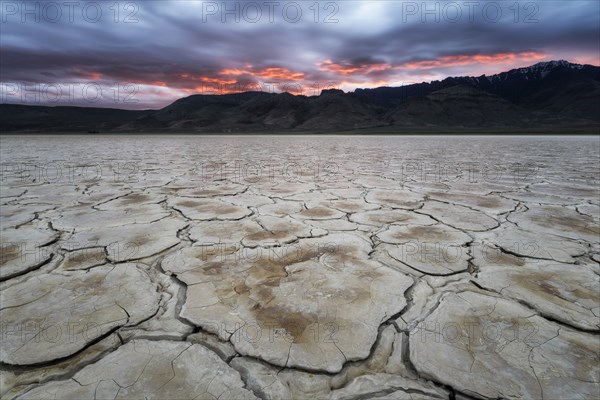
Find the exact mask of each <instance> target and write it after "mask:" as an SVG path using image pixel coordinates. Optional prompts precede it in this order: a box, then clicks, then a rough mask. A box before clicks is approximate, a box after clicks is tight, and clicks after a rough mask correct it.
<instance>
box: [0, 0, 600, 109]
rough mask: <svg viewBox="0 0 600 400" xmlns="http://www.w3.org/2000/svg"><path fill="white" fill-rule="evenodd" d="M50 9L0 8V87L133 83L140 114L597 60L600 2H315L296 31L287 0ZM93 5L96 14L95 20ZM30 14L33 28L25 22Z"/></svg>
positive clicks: (306, 6) (10, 4)
mask: <svg viewBox="0 0 600 400" xmlns="http://www.w3.org/2000/svg"><path fill="white" fill-rule="evenodd" d="M46 3H47V2H46ZM46 3H44V2H31V1H29V2H20V1H16V2H14V1H12V2H6V1H2V5H1V11H2V15H1V18H2V22H1V23H2V35H1V36H0V48H1V51H2V61H0V75H1V80H2V82H4V83H6V82H34V83H55V82H68V81H96V82H105V83H108V82H114V81H117V82H132V83H136V84H140V85H143V87H142V88H141V90H140V93H142V92H143V93H150V92H153V93H154V95H148V97H147V98H142V99H141V102H140V103H139V104H138V107H140V106H161V105H164V104H166V103H168V102H169V101H171V100H173V99H174V98H176V97H179V96H181V95H186V94H192V93H195V92H198V91H200V90H201V88H202V86H210V85H213V86H214V85H231V84H232V82H237V83H244V84H246V83H260V82H279V83H281V82H283V83H285V82H286V81H287V82H303V83H309V82H322V83H323V82H337V83H338V84H339V85H340V86H341V87H343V88H345V89H352V88H353V87H361V86H377V85H381V84H394V83H398V82H406V81H418V80H419V79H421V80H427V79H429V78H436V77H443V76H447V75H453V74H459V73H461V74H462V73H466V74H470V75H479V74H481V73H490V72H499V71H501V70H504V69H507V68H509V67H514V66H519V65H528V64H531V63H534V62H536V61H538V60H542V59H550V58H567V59H571V60H574V61H582V62H592V63H595V64H598V62H599V61H598V58H599V54H598V48H599V46H600V43H599V39H598V38H599V24H598V18H599V16H600V13H599V7H600V6H599V3H598V2H596V1H539V2H534V4H535V7H533V8H531V7H530V8H527V4H528V3H529V2H521V3H518V4H519V7H520V9H519V14H515V13H514V10H511V9H509V6H510V5H512V4H514V3H513V2H495V3H494V2H480V3H478V4H479V6H480V8H481V9H485V8H486V7H488V6H487V5H488V4H489V3H494V4H492V6H489V7H488V8H490V9H491V10H495V9H497V8H499V9H500V10H501V13H502V16H501V18H499V19H498V21H495V22H494V21H492V20H491V18H490V17H489V15H495V14H493V13H491V12H490V13H488V16H487V17H486V15H484V14H481V12H474V13H473V15H472V17H473V18H472V20H471V19H470V16H469V15H467V8H465V7H464V6H463V4H464V3H463V2H447V1H445V2H437V3H436V2H429V3H428V5H427V7H429V10H431V9H434V10H435V7H438V10H439V12H438V13H437V15H434V14H435V13H434V14H431V13H430V14H425V13H423V10H422V9H421V7H422V2H400V1H399V2H387V1H369V2H367V1H362V2H361V1H340V2H337V3H334V4H337V9H336V8H335V7H333V6H331V5H328V2H321V3H318V4H319V6H320V9H319V14H318V15H317V14H315V12H314V9H310V8H309V7H311V5H312V4H313V2H299V3H294V4H298V5H300V8H301V10H302V16H301V18H299V20H298V21H296V22H292V19H293V18H294V17H295V16H296V14H294V13H293V12H292V11H294V9H293V7H288V10H287V11H288V13H287V14H284V13H283V12H282V9H284V8H285V6H286V5H289V4H291V3H292V2H280V3H279V4H280V7H279V8H278V9H276V10H275V11H274V12H273V13H272V15H270V14H269V13H268V12H267V8H266V7H264V6H262V15H261V16H260V18H258V14H256V13H252V11H253V10H252V9H251V8H248V9H246V11H247V12H246V14H244V13H243V10H244V7H247V2H246V3H243V2H241V3H235V2H229V3H228V4H227V6H226V7H228V10H235V7H236V4H238V5H237V7H238V15H237V16H239V20H240V22H239V23H237V22H236V21H235V17H236V15H233V14H229V15H225V16H224V15H223V13H222V10H220V8H221V7H222V6H221V4H222V2H216V3H215V2H204V3H203V2H200V1H147V2H141V1H138V2H132V3H131V4H133V5H134V6H135V7H134V6H132V5H131V4H129V3H128V2H117V3H116V4H117V5H119V13H118V14H116V13H115V10H114V9H112V8H110V7H111V6H112V5H113V4H114V3H113V2H97V3H93V2H81V3H79V4H80V7H79V8H78V9H76V10H75V12H74V14H73V18H72V21H71V20H69V18H68V16H67V15H66V14H65V9H64V7H63V18H62V19H61V20H60V21H58V22H56V23H53V22H51V21H49V20H48V19H51V18H52V17H53V15H49V14H48V13H46V14H48V15H44V11H43V8H44V7H45V4H46ZM92 3H93V4H95V5H97V6H99V9H100V10H101V12H102V16H101V18H99V20H98V21H97V22H94V21H92V20H93V19H94V18H90V17H95V16H96V14H95V13H93V12H92V11H94V10H95V9H96V8H98V7H97V6H89V4H92ZM450 3H452V4H455V5H457V6H458V7H459V8H461V12H462V14H463V15H462V18H461V19H460V20H457V21H451V19H452V18H454V17H455V15H454V14H451V13H450V12H449V11H448V12H444V10H445V9H446V8H448V4H450ZM36 4H37V5H38V6H39V9H40V12H39V15H38V17H39V18H40V21H39V22H37V21H35V20H34V19H35V15H33V16H32V15H27V14H26V13H24V10H25V9H27V10H30V11H31V10H35V7H36ZM58 4H61V3H60V2H58ZM257 4H258V5H259V6H260V5H262V4H264V3H262V2H258V3H257ZM15 6H16V8H17V10H16V11H15ZM86 6H87V7H88V10H87V11H88V13H87V15H85V14H83V12H82V9H83V8H84V7H86ZM326 6H327V7H326ZM215 7H216V8H217V9H215ZM411 7H412V8H411ZM414 7H417V9H416V10H415V9H414ZM445 7H446V8H445ZM455 7H456V6H455ZM290 10H291V11H290ZM30 14H31V13H30ZM34 14H35V12H34ZM48 17H49V18H48ZM223 17H225V18H226V22H223V21H222V18H223ZM244 17H246V18H244ZM23 18H25V19H26V21H25V22H22V19H23ZM126 18H129V20H127V21H126ZM327 18H329V20H328V22H333V23H325V20H326V19H327ZM423 18H425V20H423ZM527 18H529V20H528V21H525V20H526V19H527ZM252 19H254V20H255V23H252V22H248V21H247V20H252ZM315 19H316V22H315ZM336 19H337V22H334V21H335V20H336ZM436 19H437V21H436ZM515 19H516V21H515ZM271 20H272V22H271ZM423 21H424V22H423ZM536 21H537V22H536ZM3 100H4V99H3Z"/></svg>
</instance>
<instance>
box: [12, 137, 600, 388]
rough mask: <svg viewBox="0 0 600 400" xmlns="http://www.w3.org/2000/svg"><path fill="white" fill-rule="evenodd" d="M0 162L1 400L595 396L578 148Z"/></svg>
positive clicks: (303, 146) (592, 189) (73, 142)
mask: <svg viewBox="0 0 600 400" xmlns="http://www.w3.org/2000/svg"><path fill="white" fill-rule="evenodd" d="M0 143H1V156H2V157H1V160H2V178H1V179H2V181H1V192H0V194H1V199H0V203H1V204H2V207H1V213H0V214H1V220H0V221H1V232H0V234H1V241H2V257H1V260H0V280H1V282H0V289H1V302H0V322H1V324H2V346H1V351H0V357H1V360H0V363H1V364H0V373H1V381H0V389H1V393H0V395H1V396H2V397H3V398H23V399H38V398H56V399H66V398H81V399H83V398H90V399H92V398H144V397H148V398H158V399H162V398H178V399H188V398H189V399H192V398H206V399H217V398H219V399H242V398H263V399H287V398H297V399H305V398H314V399H322V398H331V399H355V398H356V399H358V398H377V399H405V398H406V399H416V398H419V399H424V398H427V399H429V398H431V399H437V398H442V399H443V398H446V399H448V398H465V399H468V398H484V399H485V398H532V399H541V398H547V399H556V398H565V399H566V398H568V399H576V398H577V399H591V398H595V396H597V394H598V391H599V388H600V386H599V381H600V369H599V367H598V365H599V358H600V349H599V344H598V343H599V340H600V336H599V332H600V319H599V317H600V304H599V302H600V294H599V290H600V286H599V274H600V264H599V263H600V239H599V235H600V225H599V223H600V200H599V198H600V196H599V194H600V193H599V184H600V141H599V139H598V138H597V137H559V136H550V137H527V136H524V137H479V136H468V137H467V136H465V137H449V136H428V137H406V136H403V137H377V136H372V137H370V136H322V137H321V136H311V137H304V136H289V137H283V136H276V137H266V136H243V137H242V136H237V137H236V136H230V137H224V136H220V137H219V136H185V135H164V136H129V137H121V136H43V137H34V136H23V137H16V136H15V137H10V136H4V137H1V138H0Z"/></svg>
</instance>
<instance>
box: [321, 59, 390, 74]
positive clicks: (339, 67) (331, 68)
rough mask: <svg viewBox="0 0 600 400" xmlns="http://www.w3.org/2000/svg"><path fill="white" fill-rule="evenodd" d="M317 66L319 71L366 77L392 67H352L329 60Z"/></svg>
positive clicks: (385, 64) (374, 65) (370, 65)
mask: <svg viewBox="0 0 600 400" xmlns="http://www.w3.org/2000/svg"><path fill="white" fill-rule="evenodd" d="M317 65H318V66H319V69H320V70H321V71H328V72H333V73H337V74H340V75H346V76H347V75H367V74H370V73H372V72H375V71H385V70H388V69H391V68H392V66H391V65H389V64H387V63H373V64H359V65H352V64H351V63H348V62H342V63H334V62H333V61H331V60H326V61H325V62H324V63H321V64H317Z"/></svg>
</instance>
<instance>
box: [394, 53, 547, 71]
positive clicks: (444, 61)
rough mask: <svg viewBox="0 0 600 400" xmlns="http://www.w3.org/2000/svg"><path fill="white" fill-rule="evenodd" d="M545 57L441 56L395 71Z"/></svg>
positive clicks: (524, 54) (511, 54) (409, 64)
mask: <svg viewBox="0 0 600 400" xmlns="http://www.w3.org/2000/svg"><path fill="white" fill-rule="evenodd" d="M546 57H547V55H546V54H543V53H538V52H534V51H529V52H521V53H497V54H490V55H482V54H476V55H452V56H443V57H439V58H436V59H434V60H423V61H415V62H408V63H404V64H401V65H398V66H396V67H394V68H396V69H433V68H446V67H459V66H463V65H472V64H486V65H489V64H500V63H505V62H507V61H512V62H514V61H517V60H519V61H536V60H541V59H544V58H546Z"/></svg>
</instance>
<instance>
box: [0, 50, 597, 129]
mask: <svg viewBox="0 0 600 400" xmlns="http://www.w3.org/2000/svg"><path fill="white" fill-rule="evenodd" d="M0 112H1V113H0V115H1V116H0V132H93V133H96V132H122V133H126V132H182V131H185V132H198V133H202V132H204V133H223V132H226V133H229V132H231V133H235V132H265V133H268V132H297V133H302V132H313V131H322V132H335V131H353V130H373V131H394V130H397V131H404V130H410V129H416V130H419V129H421V130H428V129H429V130H436V129H439V130H447V129H455V130H462V129H473V130H477V129H481V130H484V131H485V130H506V131H511V130H532V129H533V130H535V129H541V130H544V129H548V130H552V129H567V128H569V127H578V128H581V127H586V129H590V128H591V129H596V128H598V127H600V67H596V66H593V65H589V64H586V65H583V64H574V63H570V62H568V61H566V60H556V61H546V62H540V63H536V64H534V65H531V66H529V67H522V68H515V69H511V70H509V71H505V72H501V73H499V74H494V75H490V76H486V75H481V76H479V77H475V76H462V77H460V76H459V77H448V78H445V79H443V80H441V81H432V82H428V83H425V82H423V83H417V84H412V85H407V86H399V87H379V88H373V89H356V90H355V91H353V92H348V93H345V92H343V91H341V90H338V89H330V90H324V91H322V93H321V94H320V95H319V96H302V95H292V94H289V93H287V92H285V93H278V94H272V93H265V92H243V93H234V94H226V95H201V94H197V95H191V96H188V97H184V98H181V99H178V100H176V101H174V102H173V103H171V104H169V105H168V106H166V107H164V108H162V109H160V110H144V111H132V110H119V109H109V108H88V107H71V106H57V107H45V106H29V105H14V104H0Z"/></svg>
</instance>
